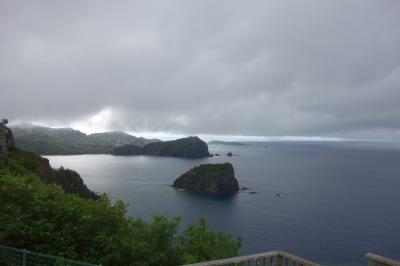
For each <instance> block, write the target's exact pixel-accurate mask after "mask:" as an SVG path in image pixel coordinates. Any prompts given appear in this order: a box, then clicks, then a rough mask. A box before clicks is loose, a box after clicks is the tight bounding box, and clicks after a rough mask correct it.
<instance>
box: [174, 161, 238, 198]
mask: <svg viewBox="0 0 400 266" xmlns="http://www.w3.org/2000/svg"><path fill="white" fill-rule="evenodd" d="M172 186H173V187H174V188H180V189H185V190H188V191H193V192H199V193H208V194H216V195H233V194H235V193H236V192H238V191H239V184H238V181H237V179H236V178H235V171H234V169H233V166H232V164H230V163H224V164H202V165H200V166H197V167H195V168H193V169H191V170H189V171H187V172H186V173H184V174H183V175H182V176H180V177H178V178H177V179H176V180H175V182H174V183H173V185H172Z"/></svg>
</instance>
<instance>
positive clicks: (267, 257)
mask: <svg viewBox="0 0 400 266" xmlns="http://www.w3.org/2000/svg"><path fill="white" fill-rule="evenodd" d="M189 265H190V266H227V265H246V266H247V265H254V266H267V265H268V266H280V265H282V266H283V265H298V266H319V265H320V264H318V263H315V262H312V261H309V260H306V259H303V258H300V257H297V256H295V255H292V254H290V253H287V252H286V251H281V250H277V251H270V252H265V253H258V254H253V255H248V256H240V257H234V258H229V259H222V260H213V261H206V262H200V263H195V264H187V265H186V266H189Z"/></svg>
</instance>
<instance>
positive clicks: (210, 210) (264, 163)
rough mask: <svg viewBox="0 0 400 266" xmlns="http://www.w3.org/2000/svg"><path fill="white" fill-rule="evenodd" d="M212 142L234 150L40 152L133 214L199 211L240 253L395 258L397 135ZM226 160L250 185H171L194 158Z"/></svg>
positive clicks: (354, 260) (188, 215)
mask: <svg viewBox="0 0 400 266" xmlns="http://www.w3.org/2000/svg"><path fill="white" fill-rule="evenodd" d="M265 145H268V148H266V147H265ZM209 148H210V151H211V152H212V153H216V152H217V153H220V154H223V155H226V153H227V152H228V151H231V152H233V154H236V155H238V156H233V157H227V156H221V157H213V158H206V159H201V160H186V159H177V158H162V157H149V156H131V157H117V156H112V155H78V156H47V157H48V158H49V159H50V163H51V165H52V166H53V167H58V166H61V165H63V166H65V167H68V168H71V169H74V170H76V171H78V172H79V173H80V174H81V175H82V177H83V179H84V181H85V183H86V184H87V185H88V187H89V188H91V189H92V190H95V191H98V192H107V193H110V194H111V196H112V198H113V199H122V200H124V201H126V202H127V203H129V208H128V211H129V214H130V215H132V216H140V217H143V218H144V219H146V220H150V219H151V218H152V217H153V215H155V214H167V215H169V216H181V217H182V219H183V223H185V224H186V223H189V222H192V221H196V220H197V219H198V218H199V217H200V216H202V215H204V216H206V217H207V219H208V222H209V224H210V225H211V226H212V227H213V228H214V229H219V230H223V231H225V232H228V231H230V232H232V233H233V234H234V235H240V236H242V237H243V238H244V242H243V247H242V250H241V254H251V253H256V252H264V251H270V250H276V249H282V250H286V251H288V252H291V253H294V254H296V255H298V256H302V257H305V258H308V259H310V260H313V261H316V262H320V263H323V264H332V265H339V264H342V265H344V264H351V265H356V264H360V265H361V264H364V265H365V264H366V260H365V253H367V252H375V253H378V254H381V255H384V256H388V257H391V258H395V259H400V145H399V144H394V143H372V142H269V143H260V142H257V143H251V144H249V145H247V146H222V145H211V146H210V147H209ZM226 161H227V162H231V163H232V164H233V165H234V168H235V172H236V177H237V179H238V180H239V183H240V185H241V186H246V187H250V188H251V191H256V192H257V194H248V193H247V192H246V193H239V194H237V195H236V196H233V197H230V198H218V197H209V196H201V195H197V194H193V193H188V192H185V191H179V190H175V189H173V188H172V187H170V186H169V185H170V184H172V182H173V181H174V179H175V178H176V177H178V176H179V175H181V174H182V173H184V172H185V171H187V170H189V169H190V168H192V167H193V166H196V165H198V164H201V163H218V162H226ZM277 193H279V194H280V196H276V194H277Z"/></svg>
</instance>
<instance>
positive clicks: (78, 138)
mask: <svg viewBox="0 0 400 266" xmlns="http://www.w3.org/2000/svg"><path fill="white" fill-rule="evenodd" d="M11 129H12V131H13V133H14V137H15V139H16V143H17V147H18V148H20V149H22V150H26V151H31V152H35V153H38V154H48V155H49V154H100V153H110V152H111V151H112V150H113V149H114V148H115V147H119V146H122V145H127V144H130V145H137V146H143V145H145V144H148V143H150V142H153V141H155V140H149V139H144V138H137V137H135V136H132V135H129V134H127V133H124V132H105V133H96V134H91V135H86V134H84V133H82V132H80V131H78V130H74V129H71V128H49V127H41V126H34V125H30V124H28V125H20V126H16V127H12V128H11Z"/></svg>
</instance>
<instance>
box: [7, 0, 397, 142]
mask: <svg viewBox="0 0 400 266" xmlns="http://www.w3.org/2000/svg"><path fill="white" fill-rule="evenodd" d="M399 25H400V2H399V1H394V0H383V1H382V0H375V1H367V0H358V1H353V0H351V1H334V0H331V1H318V0H309V1H140V2H139V1H114V2H112V3H111V2H109V1H80V2H70V1H35V2H26V1H5V0H4V1H0V99H1V105H0V113H1V114H2V115H5V116H8V117H9V118H10V119H11V120H18V121H30V120H34V121H45V122H46V121H48V122H49V123H50V122H51V121H53V122H54V121H57V122H58V123H60V124H66V125H67V124H74V123H75V122H76V121H81V120H82V119H85V117H87V116H90V115H91V114H95V113H97V112H100V111H102V110H103V111H104V110H113V112H112V114H111V115H110V116H111V117H109V118H108V120H107V123H106V124H105V126H106V127H113V128H114V129H124V130H130V131H164V132H176V133H183V134H198V133H203V134H231V135H243V134H245V135H304V136H315V135H317V136H318V135H320V136H332V135H334V136H348V135H362V136H375V137H383V136H385V135H388V134H398V133H399V132H400V116H399V114H400V104H399V101H400V100H399V99H400V50H399V47H400V30H399ZM107 108H108V109H107ZM75 124H76V123H75Z"/></svg>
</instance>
